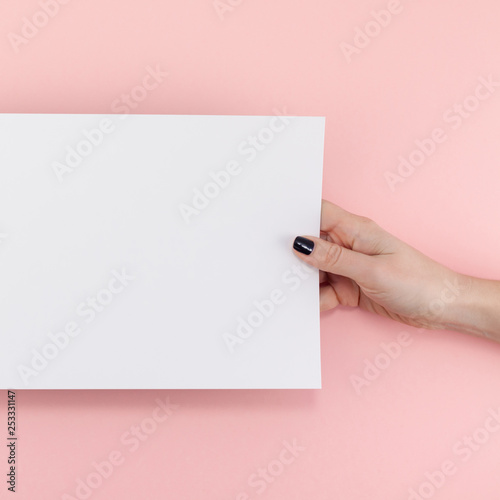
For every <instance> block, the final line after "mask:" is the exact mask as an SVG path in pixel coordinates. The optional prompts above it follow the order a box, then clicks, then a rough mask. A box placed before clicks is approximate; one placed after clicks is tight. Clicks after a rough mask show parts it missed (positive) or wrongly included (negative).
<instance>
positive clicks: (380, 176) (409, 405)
mask: <svg viewBox="0 0 500 500" xmlns="http://www.w3.org/2000/svg"><path fill="white" fill-rule="evenodd" d="M223 1H225V2H226V3H229V1H228V0H223ZM232 3H234V4H237V3H238V2H237V1H235V0H233V1H232ZM388 3H389V2H387V1H366V0H358V1H357V2H345V1H342V2H341V1H340V0H316V1H306V0H295V1H291V0H288V1H287V0H274V1H269V0H267V1H266V0H253V1H249V0H247V1H243V2H242V3H240V5H237V6H235V7H234V8H233V10H232V11H231V12H227V13H226V14H225V16H223V19H221V18H220V17H219V16H218V15H217V13H216V11H215V9H214V5H213V3H212V1H211V0H183V1H180V0H179V1H175V2H174V1H171V0H168V1H160V0H141V1H140V2H139V1H123V0H99V1H89V0H87V1H85V2H83V1H76V0H74V1H71V2H69V3H68V4H67V5H64V6H62V7H61V8H60V12H58V13H57V15H55V17H54V18H53V19H50V21H49V22H48V24H47V25H46V26H44V27H43V28H41V29H40V31H39V33H38V34H37V35H36V36H34V37H33V38H32V39H31V40H29V43H27V44H26V45H23V46H21V47H20V50H19V51H18V52H16V51H14V50H13V47H12V46H11V43H10V42H9V39H8V34H9V33H17V34H19V33H20V30H21V27H22V25H23V17H25V16H26V17H28V18H32V17H33V15H34V14H35V13H36V12H37V11H38V10H39V9H40V7H39V5H38V4H37V2H36V1H34V0H29V1H28V0H25V1H23V2H16V1H13V0H3V1H2V2H1V3H0V33H1V35H2V38H1V40H2V41H1V42H0V57H1V78H0V90H1V91H0V111H1V112H37V113H108V112H110V111H111V109H110V106H111V103H112V102H113V101H114V100H115V99H117V98H119V96H120V95H121V94H122V93H123V92H130V90H131V89H132V88H133V87H134V86H136V85H137V84H139V83H140V82H141V80H142V78H143V76H144V75H145V74H146V67H147V66H148V65H151V66H153V67H154V66H155V65H157V64H159V65H161V66H162V67H163V68H164V69H166V70H167V71H168V72H169V76H168V77H167V78H166V79H165V81H164V82H163V83H162V84H161V85H160V86H159V87H158V88H157V89H156V90H153V91H151V92H150V93H149V94H148V96H147V98H146V99H145V100H144V101H143V102H141V103H140V104H139V105H138V106H137V108H136V109H134V112H138V113H169V114H170V113H171V114H259V115H269V114H272V113H273V108H282V107H284V106H285V107H286V108H287V112H288V113H289V114H293V115H320V116H326V117H327V127H326V151H325V184H324V196H325V197H326V198H328V199H330V200H332V201H334V202H336V203H338V204H339V205H341V206H343V207H345V208H346V209H348V210H351V211H353V212H356V213H360V214H363V215H366V216H368V217H371V218H373V219H375V220H376V221H377V222H378V223H379V224H381V225H382V226H384V227H385V228H386V229H388V230H390V231H392V232H393V233H395V234H396V235H398V236H399V237H401V238H403V239H405V240H406V241H408V242H409V243H411V244H412V245H414V246H416V247H417V248H419V249H420V250H422V251H424V252H425V253H427V254H428V255H430V256H432V257H433V258H435V259H437V260H439V261H441V262H443V263H446V264H447V265H449V266H451V267H453V268H455V269H457V270H459V271H462V272H467V273H473V274H475V275H480V276H483V277H491V278H497V279H499V278H500V260H499V258H498V256H499V255H500V231H499V229H498V219H499V216H498V214H499V213H500V198H499V194H498V189H499V186H500V168H499V167H498V166H499V162H500V141H499V131H500V89H498V88H497V90H496V93H494V94H493V95H492V96H491V97H490V98H489V99H487V100H485V101H482V102H481V103H480V106H479V109H477V110H476V111H474V112H473V113H471V116H470V117H468V118H467V119H466V120H464V122H463V124H462V125H461V126H460V127H458V128H457V129H456V130H453V129H452V127H451V125H450V124H449V123H446V122H445V121H444V120H443V116H444V114H445V113H446V111H447V110H448V109H450V108H452V107H453V105H454V104H455V103H459V102H463V101H464V99H465V98H467V97H468V96H471V95H473V92H474V89H475V88H476V86H477V84H478V78H479V77H485V78H487V77H488V76H489V75H494V76H496V79H497V80H500V67H499V66H500V56H499V51H498V48H499V47H500V30H499V29H498V21H499V19H500V4H499V3H498V1H497V0H476V1H474V2H472V1H465V0H440V1H439V2H436V1H431V0H420V1H415V0H402V1H401V5H402V7H403V8H402V11H401V12H400V13H399V14H397V15H394V16H393V18H392V20H391V22H390V23H389V25H388V26H387V27H385V28H383V29H382V30H381V33H380V34H379V35H378V36H374V37H373V38H371V39H370V43H369V44H368V46H367V47H366V48H364V49H362V50H361V51H360V53H359V54H354V56H353V57H352V61H351V62H350V63H349V62H348V61H347V59H346V57H345V56H344V55H343V53H342V50H341V49H340V44H341V43H342V42H347V43H353V39H354V35H355V29H356V27H360V28H363V27H364V26H365V24H366V23H367V22H368V21H369V20H370V19H372V14H371V11H372V10H373V9H375V10H380V9H385V8H386V7H387V5H388ZM370 26H371V28H372V29H376V26H375V28H374V27H373V24H372V25H370ZM471 102H472V101H471ZM436 127H442V128H443V129H445V130H446V132H447V140H446V142H444V143H443V144H441V145H439V147H438V148H437V150H436V152H435V153H434V154H432V155H431V156H430V157H429V158H428V159H427V160H426V161H425V163H424V164H423V165H422V166H420V167H418V168H417V169H416V171H415V172H414V174H413V175H411V176H410V177H408V178H407V179H406V180H405V181H404V182H403V183H401V184H399V185H398V186H397V187H396V189H395V191H394V192H393V191H391V190H390V189H389V186H388V184H387V182H386V180H385V178H384V173H385V172H386V171H388V170H391V171H394V170H395V169H396V167H397V164H398V157H399V156H400V155H406V156H408V155H409V154H410V152H411V151H412V149H414V148H415V145H414V141H415V140H416V139H423V138H425V137H429V136H430V135H431V133H432V131H433V130H434V128H436ZM0 168H5V167H4V166H1V167H0ZM2 218H3V216H2V215H0V222H1V220H2ZM401 331H407V332H409V333H410V335H411V337H412V339H413V342H412V343H411V345H410V346H408V347H405V348H404V349H403V350H402V353H401V355H400V356H399V357H398V358H397V359H396V360H394V361H392V362H391V363H390V365H389V366H388V368H387V369H386V370H384V371H383V372H382V373H381V374H380V376H379V377H378V378H376V379H375V380H373V381H372V382H371V383H370V384H369V385H368V386H366V387H363V389H362V391H361V394H358V393H357V392H356V391H355V390H354V387H353V385H352V384H351V377H352V376H353V375H358V376H361V375H362V372H363V368H364V366H365V364H364V363H365V360H371V361H373V360H374V359H375V358H376V356H377V355H378V354H380V353H381V352H382V350H381V349H382V348H381V343H383V342H386V343H387V342H390V341H394V340H395V339H396V337H397V335H398V333H399V332H401ZM322 362H323V390H321V391H214V392H210V391H207V392H204V391H191V392H189V391H168V392H150V391H145V392H33V391H24V392H23V391H21V392H18V395H17V397H18V422H19V429H20V430H19V436H20V441H19V449H18V453H19V459H20V465H19V476H18V494H17V497H16V498H19V499H23V500H24V499H30V500H31V499H37V500H46V499H47V500H48V499H51V500H53V499H59V498H63V495H64V494H65V493H66V494H69V495H73V496H75V489H76V484H77V483H76V482H77V480H78V478H82V479H85V478H87V476H88V475H89V474H90V473H92V472H93V470H94V469H93V466H92V463H93V462H94V461H96V462H102V461H103V460H106V459H107V457H108V456H109V454H110V453H111V452H113V451H115V450H116V451H119V452H121V453H122V455H123V457H124V463H123V464H122V465H120V466H118V467H117V468H116V469H115V470H114V471H113V473H112V474H111V476H110V477H109V478H107V479H105V480H104V481H103V484H102V485H101V486H99V487H98V488H97V489H95V490H92V495H91V498H92V499H96V500H100V499H118V498H120V499H136V498H141V499H142V498H147V499H159V498H182V499H195V498H196V499H202V498H203V499H204V500H212V499H213V500H215V499H217V500H222V499H224V500H235V499H237V498H238V495H239V494H240V493H246V494H247V495H248V498H266V499H301V500H303V499H313V498H314V499H318V500H319V499H329V500H330V499H336V498H339V499H340V498H342V499H360V500H361V499H367V498H370V499H384V500H387V499H402V500H403V499H406V498H409V496H410V493H409V489H410V488H415V489H418V488H419V486H420V485H421V484H422V483H423V482H425V481H426V476H425V474H426V472H432V471H435V470H437V469H438V468H439V467H441V464H442V463H443V462H444V461H446V460H451V461H453V462H454V463H455V464H456V473H455V474H453V475H452V476H450V477H446V479H445V480H444V484H443V485H442V486H441V487H440V488H439V489H437V490H436V491H435V492H432V490H429V489H425V487H424V490H422V491H423V493H425V494H426V495H428V496H427V497H428V498H429V495H430V496H431V497H432V498H436V499H453V500H462V499H463V500H470V499H471V498H480V499H481V500H498V498H499V493H498V491H499V488H500V475H499V474H498V470H499V469H498V464H499V457H500V451H499V450H500V432H497V433H491V434H490V435H489V436H487V442H485V443H484V444H481V445H480V446H479V447H478V449H477V450H476V451H474V452H473V453H472V455H471V456H470V459H469V460H467V461H463V460H462V457H461V456H459V455H457V454H456V453H455V452H454V451H453V447H454V445H455V444H456V443H457V442H458V441H459V440H461V439H463V438H464V436H466V435H470V434H473V433H474V432H476V431H477V430H478V429H479V428H480V427H482V426H483V424H484V422H485V420H486V418H487V417H488V411H490V410H491V409H498V408H499V407H500V391H499V389H500V382H499V381H500V346H497V345H495V344H493V343H490V342H489V341H486V340H481V339H475V338H472V337H468V336H465V335H461V334H457V333H451V332H424V333H422V332H418V331H417V330H415V329H411V328H405V327H402V326H400V325H398V324H395V323H391V322H390V321H388V320H385V319H381V318H377V317H374V316H372V315H370V314H367V313H364V312H361V311H357V310H340V309H339V310H336V311H334V312H332V313H329V314H325V315H324V316H323V319H322ZM166 396H169V397H170V400H171V401H172V402H173V403H176V404H178V405H180V407H179V408H178V410H175V412H174V413H173V415H172V416H171V417H170V418H169V419H168V420H167V421H166V422H165V423H162V424H160V425H159V427H158V429H157V430H156V431H155V432H153V433H152V434H151V435H149V437H148V439H147V440H145V441H144V442H142V443H141V444H140V446H139V448H138V449H137V450H136V451H135V452H131V451H130V448H129V447H127V446H124V445H123V444H122V443H121V436H122V435H123V434H124V433H126V432H128V431H129V430H130V429H131V427H132V426H134V425H140V424H141V423H144V421H145V419H147V418H148V417H150V416H151V415H152V413H153V410H154V408H155V406H156V403H155V399H156V398H157V397H161V398H166ZM0 412H1V413H0V414H1V415H2V417H1V420H2V422H5V415H6V411H5V397H2V403H1V409H0ZM3 425H5V423H4V424H3ZM3 432H5V430H4V429H2V433H3ZM477 432H479V434H477V436H482V437H484V434H481V433H480V431H477ZM294 439H296V441H297V443H298V444H299V445H301V446H302V447H303V448H305V450H302V451H300V453H299V454H298V456H297V457H296V459H295V460H294V461H293V463H291V464H289V465H285V466H284V467H282V470H281V469H280V468H279V464H277V463H276V462H273V461H275V460H276V459H278V458H279V456H280V451H281V449H282V447H283V444H282V443H283V441H285V440H288V441H289V442H292V441H293V440H294ZM2 448H3V449H4V450H5V447H4V445H2ZM4 454H5V453H2V456H3V455H4ZM0 464H1V465H0V469H1V470H2V477H5V476H4V475H3V474H4V471H5V472H6V469H7V466H6V457H5V458H1V459H0ZM268 466H270V467H271V469H272V470H273V471H275V472H276V471H277V472H276V474H277V475H276V477H272V479H273V481H272V483H269V484H266V486H267V487H266V489H265V491H264V492H263V493H262V494H260V495H259V494H258V492H257V490H256V488H255V487H251V486H250V485H249V484H248V479H249V478H250V477H251V475H252V474H258V469H259V468H261V467H268ZM273 467H274V468H273ZM4 496H5V498H7V493H6V489H5V485H4V483H3V481H2V486H1V490H0V497H1V498H4ZM75 498H76V496H75ZM239 498H240V500H243V499H245V498H247V497H245V495H240V497H239Z"/></svg>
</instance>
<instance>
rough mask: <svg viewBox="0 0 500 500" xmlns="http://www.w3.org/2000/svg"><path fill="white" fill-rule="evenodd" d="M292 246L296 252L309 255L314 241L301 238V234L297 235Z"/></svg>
mask: <svg viewBox="0 0 500 500" xmlns="http://www.w3.org/2000/svg"><path fill="white" fill-rule="evenodd" d="M293 248H294V249H295V250H297V252H300V253H303V254H305V255H310V254H311V253H312V251H313V250H314V241H311V240H308V239H307V238H303V237H302V236H297V238H295V241H294V242H293Z"/></svg>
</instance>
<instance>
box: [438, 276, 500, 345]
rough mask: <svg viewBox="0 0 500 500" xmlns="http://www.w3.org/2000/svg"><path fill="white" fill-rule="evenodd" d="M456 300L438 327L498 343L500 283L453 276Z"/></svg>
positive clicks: (499, 333) (451, 303)
mask: <svg viewBox="0 0 500 500" xmlns="http://www.w3.org/2000/svg"><path fill="white" fill-rule="evenodd" d="M454 284H455V286H454V292H455V299H454V300H451V301H450V302H449V303H448V304H447V307H446V308H445V310H444V314H443V316H442V318H441V321H440V323H441V327H442V328H444V329H447V330H455V331H458V332H462V333H470V334H473V335H477V336H482V337H487V338H491V339H494V340H497V341H499V340H500V283H499V282H497V281H491V280H485V279H481V278H473V277H471V276H466V275H464V274H460V273H455V280H454Z"/></svg>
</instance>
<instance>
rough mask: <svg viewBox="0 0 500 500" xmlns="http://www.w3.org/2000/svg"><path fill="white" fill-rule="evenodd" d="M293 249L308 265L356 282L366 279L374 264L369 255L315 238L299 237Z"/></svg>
mask: <svg viewBox="0 0 500 500" xmlns="http://www.w3.org/2000/svg"><path fill="white" fill-rule="evenodd" d="M293 249H294V250H295V254H296V255H297V257H300V259H301V260H303V261H304V262H306V263H307V264H310V265H311V266H313V267H316V268H318V269H320V270H321V271H326V272H327V273H332V274H338V275H340V276H345V277H347V278H350V279H352V280H354V281H359V280H362V278H363V276H365V277H366V273H367V271H368V270H369V269H370V268H371V265H372V264H373V262H372V260H371V258H370V256H369V255H366V254H364V253H359V252H355V251H354V250H349V249H348V248H345V247H343V246H340V245H337V244H336V243H331V242H329V241H325V240H323V239H321V238H315V237H313V236H307V238H305V237H303V236H298V237H297V238H295V241H294V243H293Z"/></svg>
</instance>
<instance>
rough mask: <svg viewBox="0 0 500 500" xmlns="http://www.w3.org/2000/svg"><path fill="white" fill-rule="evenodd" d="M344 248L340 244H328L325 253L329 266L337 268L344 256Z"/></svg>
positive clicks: (326, 262)
mask: <svg viewBox="0 0 500 500" xmlns="http://www.w3.org/2000/svg"><path fill="white" fill-rule="evenodd" d="M342 252H343V248H342V247H341V246H339V245H333V244H332V245H328V248H327V249H326V255H325V264H326V265H327V266H328V268H331V269H332V268H335V266H336V265H337V264H338V262H339V261H340V259H341V258H342Z"/></svg>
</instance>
